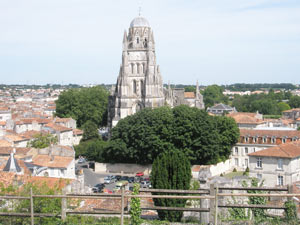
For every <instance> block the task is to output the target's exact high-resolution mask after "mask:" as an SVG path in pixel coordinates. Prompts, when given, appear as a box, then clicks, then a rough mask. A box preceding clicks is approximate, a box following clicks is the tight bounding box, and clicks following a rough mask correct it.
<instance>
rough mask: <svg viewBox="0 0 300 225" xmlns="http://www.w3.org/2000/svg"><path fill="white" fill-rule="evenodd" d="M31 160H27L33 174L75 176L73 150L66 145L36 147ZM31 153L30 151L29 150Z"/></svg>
mask: <svg viewBox="0 0 300 225" xmlns="http://www.w3.org/2000/svg"><path fill="white" fill-rule="evenodd" d="M36 151H37V152H36V154H34V153H33V157H32V161H31V162H27V163H26V164H27V166H28V168H30V170H31V172H32V175H33V176H46V177H56V178H71V179H74V178H75V151H74V149H73V148H71V147H68V146H57V145H55V146H51V147H48V148H44V149H36ZM31 153H32V152H31Z"/></svg>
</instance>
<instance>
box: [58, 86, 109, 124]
mask: <svg viewBox="0 0 300 225" xmlns="http://www.w3.org/2000/svg"><path fill="white" fill-rule="evenodd" d="M107 103H108V91H107V90H106V89H105V88H104V87H102V86H96V87H91V88H77V89H75V88H73V89H68V90H66V91H64V92H63V93H61V95H60V96H59V98H58V100H57V101H56V115H57V116H59V117H72V118H73V119H75V120H76V121H77V125H78V126H79V127H82V125H83V124H85V123H86V122H87V121H92V122H93V123H94V124H96V125H97V127H99V126H101V125H105V124H106V118H107V115H106V112H107Z"/></svg>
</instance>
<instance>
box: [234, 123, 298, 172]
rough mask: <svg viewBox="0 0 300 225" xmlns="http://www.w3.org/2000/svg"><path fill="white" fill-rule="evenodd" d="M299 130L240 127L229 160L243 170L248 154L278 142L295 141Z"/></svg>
mask: <svg viewBox="0 0 300 225" xmlns="http://www.w3.org/2000/svg"><path fill="white" fill-rule="evenodd" d="M299 138H300V131H297V130H285V129H283V130H281V129H279V128H277V129H276V128H273V129H240V139H239V141H238V143H237V144H235V145H234V146H233V147H232V153H231V157H230V158H231V161H232V165H233V167H234V168H236V169H238V170H244V169H246V167H247V166H249V154H250V153H253V152H258V151H261V150H263V149H266V148H270V147H274V146H277V145H280V144H284V143H289V142H292V141H297V140H299Z"/></svg>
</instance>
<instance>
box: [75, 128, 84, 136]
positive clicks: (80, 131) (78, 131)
mask: <svg viewBox="0 0 300 225" xmlns="http://www.w3.org/2000/svg"><path fill="white" fill-rule="evenodd" d="M73 134H74V135H82V134H83V131H82V130H79V129H73Z"/></svg>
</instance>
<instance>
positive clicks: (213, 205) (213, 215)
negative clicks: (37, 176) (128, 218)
mask: <svg viewBox="0 0 300 225" xmlns="http://www.w3.org/2000/svg"><path fill="white" fill-rule="evenodd" d="M220 190H221V191H222V190H228V191H234V190H238V191H243V190H244V191H249V190H257V191H265V192H271V191H273V192H274V191H276V192H289V193H285V194H278V193H276V194H270V193H260V194H256V193H251V194H249V193H220V192H219V191H220ZM140 192H144V193H146V194H145V195H143V194H138V195H132V194H126V193H125V191H124V188H122V189H121V194H115V193H114V194H82V195H76V194H62V195H34V194H33V193H32V189H31V190H30V196H29V197H28V196H12V195H7V196H0V199H3V200H4V199H7V200H9V199H12V200H16V199H18V200H21V201H22V200H30V212H28V213H21V212H20V213H19V212H0V216H14V217H31V224H32V225H34V217H61V218H62V219H63V220H65V219H66V216H67V215H108V214H110V215H120V217H121V225H123V218H124V215H128V214H129V211H128V210H126V211H125V207H126V205H125V199H130V198H141V199H148V198H151V199H155V198H156V199H157V198H164V199H197V200H207V201H209V206H208V207H202V206H200V208H185V207H158V206H155V207H144V208H141V209H142V210H169V211H192V212H203V213H209V217H208V218H209V219H208V220H209V221H207V222H210V223H211V224H215V225H216V224H218V208H261V209H281V210H282V209H285V207H284V206H280V205H249V204H226V205H224V204H223V205H222V204H219V203H218V199H219V198H220V197H254V196H257V197H280V198H289V199H290V198H292V197H300V194H296V193H295V194H293V193H291V192H292V190H291V188H265V187H264V188H244V187H243V188H240V187H239V188H232V187H217V186H214V185H211V186H210V188H209V189H201V190H196V191H194V190H166V189H140ZM148 193H151V195H150V194H148ZM159 193H160V194H159ZM166 193H168V194H169V195H167V194H166ZM170 194H171V195H170ZM176 194H177V195H176ZM34 198H60V199H61V201H62V204H61V205H62V207H61V213H57V214H55V213H35V212H34V201H33V200H34ZM67 199H118V200H120V201H121V210H115V211H111V210H105V209H99V208H93V211H75V210H68V207H67Z"/></svg>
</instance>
